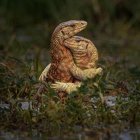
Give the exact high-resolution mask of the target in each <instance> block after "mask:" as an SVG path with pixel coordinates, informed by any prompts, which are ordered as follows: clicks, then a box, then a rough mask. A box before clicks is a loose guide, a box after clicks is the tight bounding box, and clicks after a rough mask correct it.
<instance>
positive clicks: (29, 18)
mask: <svg viewBox="0 0 140 140" xmlns="http://www.w3.org/2000/svg"><path fill="white" fill-rule="evenodd" d="M71 19H77V20H78V19H82V20H86V21H87V22H88V26H87V28H86V30H85V31H83V32H82V33H81V35H82V36H85V37H87V38H89V39H91V40H92V41H93V42H94V44H95V45H96V47H97V48H98V50H99V55H100V61H106V62H107V64H108V65H111V64H112V63H113V64H114V63H117V62H118V61H119V62H120V61H121V62H122V63H125V65H123V66H124V68H126V69H128V68H129V67H132V68H133V67H137V69H138V70H139V68H138V65H139V64H140V63H139V56H140V47H139V44H140V33H139V29H140V1H139V0H133V1H132V0H0V51H1V53H0V60H1V61H2V62H4V63H7V64H8V65H10V63H11V62H9V58H10V59H11V58H14V59H15V58H16V59H19V60H21V61H23V62H26V63H28V64H31V63H33V65H35V67H36V72H37V75H38V74H39V73H40V72H41V71H42V69H43V68H44V67H45V66H46V65H47V64H48V63H49V61H50V56H49V51H48V50H49V49H50V38H51V33H52V32H53V30H54V28H55V27H56V26H57V25H58V24H59V23H61V22H64V21H67V20H71ZM133 64H135V66H134V65H133ZM12 65H13V62H12ZM31 65H32V64H31ZM130 69H131V68H130Z"/></svg>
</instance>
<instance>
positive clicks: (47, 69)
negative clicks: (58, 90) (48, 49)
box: [39, 63, 51, 81]
mask: <svg viewBox="0 0 140 140" xmlns="http://www.w3.org/2000/svg"><path fill="white" fill-rule="evenodd" d="M50 66H51V63H50V64H49V65H47V66H46V68H45V69H44V70H43V72H42V73H41V75H40V76H39V81H45V79H46V77H47V73H48V71H49V69H50Z"/></svg>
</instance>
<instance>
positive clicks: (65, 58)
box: [39, 20, 100, 96]
mask: <svg viewBox="0 0 140 140" xmlns="http://www.w3.org/2000/svg"><path fill="white" fill-rule="evenodd" d="M86 26H87V22H86V21H82V20H70V21H67V22H63V23H61V24H59V25H58V26H57V27H56V28H55V30H54V32H53V34H52V37H51V58H52V61H51V64H49V66H47V68H45V71H46V72H45V71H43V72H42V74H41V76H40V78H39V80H40V81H46V82H51V83H54V82H56V81H60V82H66V83H67V82H74V80H75V78H77V79H80V80H81V79H87V78H92V77H94V76H95V73H99V71H100V70H98V69H97V70H95V69H93V68H91V69H85V70H82V69H80V68H79V67H77V66H76V64H75V63H74V61H73V57H72V54H71V52H70V50H69V49H68V48H66V47H65V45H64V41H65V40H66V39H68V38H70V37H72V36H74V35H75V34H77V33H78V32H80V31H82V30H83V29H84V28H85V27H86ZM48 67H49V69H48ZM44 74H46V75H45V78H44V76H43V75H44ZM58 95H59V94H58ZM61 95H62V96H63V95H64V94H60V96H61Z"/></svg>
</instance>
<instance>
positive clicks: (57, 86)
mask: <svg viewBox="0 0 140 140" xmlns="http://www.w3.org/2000/svg"><path fill="white" fill-rule="evenodd" d="M81 84H82V83H81V82H76V83H63V82H55V83H54V84H51V88H53V89H54V90H56V91H64V92H66V93H68V94H70V93H71V92H73V91H77V89H78V88H79V87H80V86H81Z"/></svg>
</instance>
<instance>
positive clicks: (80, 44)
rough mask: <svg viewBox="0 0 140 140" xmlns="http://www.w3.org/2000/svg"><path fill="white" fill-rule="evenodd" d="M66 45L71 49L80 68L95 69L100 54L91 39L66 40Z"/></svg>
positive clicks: (74, 37)
mask: <svg viewBox="0 0 140 140" xmlns="http://www.w3.org/2000/svg"><path fill="white" fill-rule="evenodd" d="M64 45H65V46H66V47H67V48H69V49H70V51H71V52H72V55H73V58H74V59H75V62H76V64H77V66H79V67H80V68H93V67H95V66H96V62H97V61H98V52H97V49H96V48H95V46H94V44H93V43H92V42H91V41H90V40H89V39H86V38H84V37H80V36H73V37H71V38H68V39H66V40H65V41H64ZM76 60H77V61H76Z"/></svg>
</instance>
